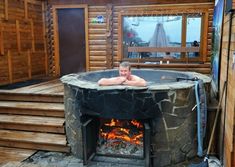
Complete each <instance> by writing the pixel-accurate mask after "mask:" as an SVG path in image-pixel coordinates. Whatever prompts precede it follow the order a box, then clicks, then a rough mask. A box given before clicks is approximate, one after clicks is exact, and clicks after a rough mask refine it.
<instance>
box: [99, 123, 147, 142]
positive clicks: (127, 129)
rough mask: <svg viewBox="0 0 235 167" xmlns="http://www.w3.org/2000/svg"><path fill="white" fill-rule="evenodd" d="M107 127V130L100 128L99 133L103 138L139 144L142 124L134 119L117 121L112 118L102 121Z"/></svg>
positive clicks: (141, 137)
mask: <svg viewBox="0 0 235 167" xmlns="http://www.w3.org/2000/svg"><path fill="white" fill-rule="evenodd" d="M104 125H105V126H106V127H105V129H107V127H109V128H108V129H109V130H108V132H107V131H106V132H104V130H103V129H102V128H101V129H100V135H101V137H102V138H103V139H105V140H122V141H126V142H129V143H132V144H136V145H141V144H142V139H143V130H142V128H143V125H142V124H141V123H140V122H138V121H136V120H132V121H130V122H129V121H119V120H115V119H112V120H111V121H110V122H109V123H104Z"/></svg>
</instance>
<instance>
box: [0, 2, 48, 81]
mask: <svg viewBox="0 0 235 167" xmlns="http://www.w3.org/2000/svg"><path fill="white" fill-rule="evenodd" d="M43 12H44V5H43V3H42V2H41V1H40V0H2V1H0V85H4V84H9V83H14V82H19V81H25V80H29V79H32V78H36V77H41V76H45V75H46V74H47V54H46V48H45V44H46V43H45V31H44V30H45V29H44V23H45V21H44V18H43V16H44V15H43Z"/></svg>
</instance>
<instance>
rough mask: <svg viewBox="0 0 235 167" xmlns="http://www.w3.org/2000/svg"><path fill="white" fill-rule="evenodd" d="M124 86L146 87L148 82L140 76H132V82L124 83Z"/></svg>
mask: <svg viewBox="0 0 235 167" xmlns="http://www.w3.org/2000/svg"><path fill="white" fill-rule="evenodd" d="M123 85H129V86H146V85H147V82H146V81H145V80H144V79H143V78H140V77H138V76H135V75H134V76H132V79H131V80H126V81H125V82H123Z"/></svg>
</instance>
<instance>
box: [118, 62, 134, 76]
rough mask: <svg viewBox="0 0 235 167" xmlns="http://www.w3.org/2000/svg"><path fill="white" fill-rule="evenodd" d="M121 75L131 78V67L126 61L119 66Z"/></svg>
mask: <svg viewBox="0 0 235 167" xmlns="http://www.w3.org/2000/svg"><path fill="white" fill-rule="evenodd" d="M119 75H120V76H123V77H126V78H129V77H130V75H131V65H130V63H129V62H127V61H124V62H122V63H120V65H119Z"/></svg>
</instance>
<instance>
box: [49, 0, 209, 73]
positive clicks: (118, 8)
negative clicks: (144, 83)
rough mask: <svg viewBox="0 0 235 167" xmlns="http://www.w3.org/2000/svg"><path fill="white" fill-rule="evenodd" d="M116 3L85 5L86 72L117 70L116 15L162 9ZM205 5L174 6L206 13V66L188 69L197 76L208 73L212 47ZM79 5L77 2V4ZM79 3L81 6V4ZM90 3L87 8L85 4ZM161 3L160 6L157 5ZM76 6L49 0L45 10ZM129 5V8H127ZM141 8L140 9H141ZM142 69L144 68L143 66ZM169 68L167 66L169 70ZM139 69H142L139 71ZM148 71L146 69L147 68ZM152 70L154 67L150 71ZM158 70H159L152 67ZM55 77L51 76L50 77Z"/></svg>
mask: <svg viewBox="0 0 235 167" xmlns="http://www.w3.org/2000/svg"><path fill="white" fill-rule="evenodd" d="M118 2H120V1H115V2H111V3H108V2H107V3H105V2H103V3H102V2H101V1H99V2H97V3H93V1H92V2H91V1H86V3H88V17H89V23H88V29H89V32H88V36H89V46H88V47H89V71H94V70H103V69H108V68H114V67H117V65H118V63H119V61H120V60H119V59H118V56H117V54H118V27H119V26H120V23H118V15H119V13H120V12H125V11H136V10H137V11H142V12H143V11H144V12H148V11H159V10H161V8H162V6H161V5H160V6H159V4H156V3H155V4H154V3H153V2H152V1H151V3H150V4H148V1H146V3H145V4H147V5H144V2H141V3H142V5H136V3H133V2H130V1H128V2H122V3H118ZM203 2H206V3H198V4H192V3H191V4H188V3H182V4H181V5H179V4H177V6H178V10H179V11H180V10H182V9H186V8H191V10H195V9H196V8H195V6H197V8H202V9H206V10H207V11H208V16H207V19H208V22H207V24H208V25H207V29H208V33H207V35H206V39H205V40H206V43H207V44H206V45H207V50H206V54H207V56H206V59H205V61H206V63H208V64H207V65H206V67H205V65H202V66H200V65H199V66H198V67H197V68H196V69H192V71H194V70H196V71H198V72H202V73H207V74H209V73H210V57H211V44H212V38H211V36H212V19H213V8H214V4H213V3H211V2H209V1H203ZM80 3H81V2H80ZM82 3H83V2H82ZM89 3H90V4H89ZM125 3H128V4H129V5H128V6H127V5H120V4H125ZM161 3H163V2H161ZM66 4H69V5H73V4H74V5H76V4H79V1H76V2H75V1H69V2H68V1H57V0H51V1H49V2H48V6H50V7H49V9H48V11H50V10H51V6H53V5H66ZM130 4H133V5H130ZM143 5H144V6H143ZM167 6H169V9H167ZM173 6H175V5H172V4H169V5H164V7H165V10H170V9H171V8H172V7H173ZM98 15H102V16H103V17H104V23H96V22H94V21H93V20H94V18H96V16H98ZM48 17H52V14H51V13H50V15H48ZM47 20H52V18H48V19H47ZM52 25H53V20H52V21H50V23H49V25H48V30H47V31H49V30H50V32H51V33H52V34H49V35H51V36H53V32H54V31H53V29H52V27H53V26H52ZM53 46H54V44H53V41H50V44H49V46H48V48H50V50H49V53H50V55H49V57H50V58H49V60H50V62H49V64H50V69H54V66H55V59H54V55H53V52H54V50H53ZM143 67H144V66H143ZM169 67H170V66H169ZM140 68H142V67H140ZM147 68H148V67H147ZM150 68H154V67H150ZM155 68H159V67H155ZM170 68H171V69H179V70H180V69H181V70H185V68H184V66H183V65H182V67H180V68H178V67H174V66H172V67H170ZM50 72H52V74H53V73H54V71H53V70H50ZM54 74H55V73H54Z"/></svg>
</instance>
